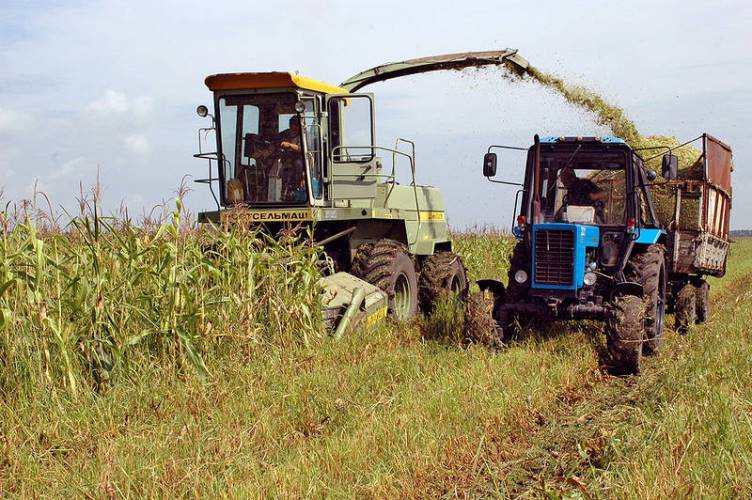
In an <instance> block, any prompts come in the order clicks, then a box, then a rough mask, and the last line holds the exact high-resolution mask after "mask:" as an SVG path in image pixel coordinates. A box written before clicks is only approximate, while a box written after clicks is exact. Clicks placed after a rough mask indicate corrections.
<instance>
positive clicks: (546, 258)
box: [535, 229, 574, 286]
mask: <svg viewBox="0 0 752 500" xmlns="http://www.w3.org/2000/svg"><path fill="white" fill-rule="evenodd" d="M573 274H574V232H572V231H567V230H560V229H544V230H540V231H536V233H535V282H536V283H537V284H539V285H563V286H569V285H572V283H573V279H572V278H573Z"/></svg>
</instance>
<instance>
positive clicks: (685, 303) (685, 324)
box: [674, 283, 697, 334]
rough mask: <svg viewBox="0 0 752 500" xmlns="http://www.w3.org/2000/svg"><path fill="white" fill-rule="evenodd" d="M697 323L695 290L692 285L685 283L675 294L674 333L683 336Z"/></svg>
mask: <svg viewBox="0 0 752 500" xmlns="http://www.w3.org/2000/svg"><path fill="white" fill-rule="evenodd" d="M696 321H697V290H695V286H694V285H693V284H692V283H685V284H684V285H683V286H682V287H681V288H680V289H679V293H677V294H676V313H675V314H674V323H675V324H676V331H677V332H679V333H681V334H685V333H687V330H688V329H689V327H690V326H692V325H694V324H695V322H696Z"/></svg>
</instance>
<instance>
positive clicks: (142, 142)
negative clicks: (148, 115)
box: [123, 134, 151, 156]
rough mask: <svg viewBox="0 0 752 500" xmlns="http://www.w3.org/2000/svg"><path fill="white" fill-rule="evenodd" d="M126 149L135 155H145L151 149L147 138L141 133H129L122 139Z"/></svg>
mask: <svg viewBox="0 0 752 500" xmlns="http://www.w3.org/2000/svg"><path fill="white" fill-rule="evenodd" d="M123 142H124V144H125V147H126V149H127V150H128V151H130V152H131V153H133V154H134V155H136V156H147V155H148V154H149V151H150V150H151V148H150V146H149V140H148V139H147V138H146V137H145V136H144V135H143V134H130V135H127V136H126V137H125V139H124V140H123Z"/></svg>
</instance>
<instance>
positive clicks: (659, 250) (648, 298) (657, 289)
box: [627, 245, 666, 355]
mask: <svg viewBox="0 0 752 500" xmlns="http://www.w3.org/2000/svg"><path fill="white" fill-rule="evenodd" d="M627 276H628V277H629V279H631V280H632V281H635V282H637V283H640V284H642V288H643V296H642V298H643V301H644V302H645V343H644V344H643V346H642V348H643V350H644V353H645V354H646V355H650V354H657V353H658V351H660V349H661V346H662V345H663V327H664V317H665V314H666V260H665V257H664V249H663V246H661V245H653V246H650V247H648V248H647V249H645V251H643V252H640V253H636V254H634V255H633V256H632V258H631V259H630V261H629V263H628V265H627Z"/></svg>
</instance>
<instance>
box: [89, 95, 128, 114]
mask: <svg viewBox="0 0 752 500" xmlns="http://www.w3.org/2000/svg"><path fill="white" fill-rule="evenodd" d="M86 109H88V110H89V111H91V112H93V113H95V114H99V115H111V114H112V113H125V112H126V111H128V98H127V97H126V96H125V94H124V93H123V92H118V91H117V90H112V89H108V90H107V92H105V93H104V95H103V96H102V97H100V98H99V99H97V100H96V101H93V102H91V103H89V105H88V106H86Z"/></svg>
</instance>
